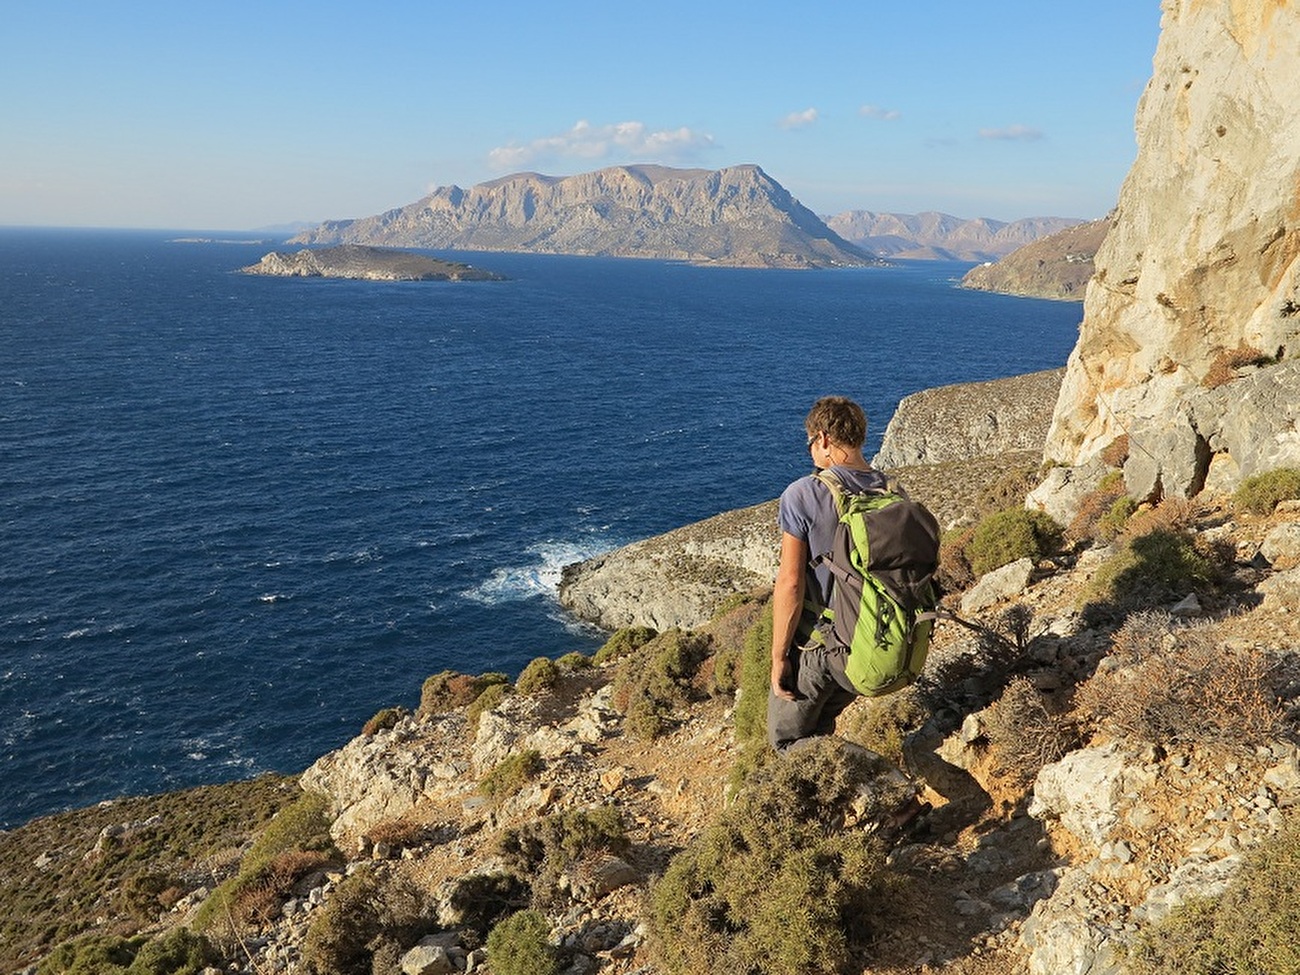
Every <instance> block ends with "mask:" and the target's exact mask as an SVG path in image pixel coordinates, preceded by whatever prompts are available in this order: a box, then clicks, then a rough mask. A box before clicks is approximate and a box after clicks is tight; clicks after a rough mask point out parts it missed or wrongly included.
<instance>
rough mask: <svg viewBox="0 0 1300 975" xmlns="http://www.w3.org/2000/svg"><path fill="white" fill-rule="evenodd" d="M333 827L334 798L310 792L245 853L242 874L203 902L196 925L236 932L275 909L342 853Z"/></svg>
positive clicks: (277, 818) (279, 816) (279, 815)
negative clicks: (297, 883)
mask: <svg viewBox="0 0 1300 975" xmlns="http://www.w3.org/2000/svg"><path fill="white" fill-rule="evenodd" d="M329 827H330V818H329V800H328V799H326V798H325V797H324V796H323V795H320V794H319V793H315V792H305V793H303V794H302V796H301V797H300V798H299V799H298V801H297V802H295V803H293V804H292V805H289V806H285V807H284V808H283V809H281V810H280V811H279V812H278V813H276V815H275V818H274V819H272V820H271V822H270V823H268V824H267V827H266V829H264V830H263V831H262V833H261V835H260V836H258V838H257V839H256V840H255V841H254V843H253V845H252V847H251V848H250V849H249V851H248V852H247V853H246V854H244V857H243V859H242V860H241V861H240V864H239V872H238V873H237V874H235V876H233V877H231V878H230V879H229V880H226V881H224V882H222V883H221V884H220V885H219V886H218V887H217V889H216V890H214V891H213V892H212V895H211V896H210V897H208V899H207V900H205V901H204V902H203V906H202V907H200V908H199V912H198V914H197V915H195V918H194V927H195V929H196V930H198V931H200V932H206V931H211V930H216V929H220V930H222V931H223V932H225V933H229V934H234V933H236V931H235V930H234V929H237V928H238V926H239V925H240V924H246V923H250V922H252V921H254V920H257V919H258V917H259V916H260V915H264V914H266V913H268V912H270V909H271V904H270V901H271V900H274V899H276V898H278V899H279V900H283V899H284V898H285V897H287V896H288V893H289V889H290V888H291V887H292V886H293V883H294V881H296V880H297V879H298V878H299V877H301V876H304V875H305V874H307V873H309V872H310V871H312V870H315V869H319V868H320V867H321V866H322V865H323V864H325V863H327V862H329V861H330V860H331V859H332V858H335V857H337V856H338V851H337V850H336V849H335V847H334V844H333V842H332V841H331V840H330V835H329ZM276 906H278V901H276Z"/></svg>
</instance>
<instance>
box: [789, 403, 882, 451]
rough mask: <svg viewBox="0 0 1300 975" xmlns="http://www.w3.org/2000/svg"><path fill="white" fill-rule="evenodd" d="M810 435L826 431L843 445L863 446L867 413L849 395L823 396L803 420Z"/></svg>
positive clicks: (832, 439)
mask: <svg viewBox="0 0 1300 975" xmlns="http://www.w3.org/2000/svg"><path fill="white" fill-rule="evenodd" d="M803 425H804V429H805V430H807V431H808V436H810V437H815V436H816V435H817V434H819V433H825V434H826V435H827V436H828V437H830V438H831V442H832V443H837V444H839V445H840V446H841V447H861V446H862V444H863V443H864V442H865V441H866V439H867V415H866V414H865V413H864V412H862V407H860V406H859V405H858V404H857V403H855V402H853V400H851V399H849V398H848V397H847V396H823V397H822V398H821V399H819V400H818V401H817V402H816V403H814V404H813V407H812V409H811V410H809V411H808V416H807V418H806V419H805V420H804V421H803Z"/></svg>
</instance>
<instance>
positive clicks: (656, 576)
mask: <svg viewBox="0 0 1300 975" xmlns="http://www.w3.org/2000/svg"><path fill="white" fill-rule="evenodd" d="M779 546H780V535H779V533H778V532H777V527H776V502H775V501H768V502H766V503H764V504H760V505H755V506H753V507H751V508H742V509H740V510H739V511H729V512H726V513H724V514H721V515H716V516H714V517H713V518H709V519H707V520H705V521H701V522H697V523H696V524H693V525H687V526H685V527H683V528H678V529H676V530H675V531H671V532H668V533H666V534H663V535H657V536H655V537H654V538H648V539H646V540H644V541H640V542H634V543H633V544H631V545H627V546H624V547H623V548H620V549H615V550H614V551H613V552H610V553H608V554H606V555H602V556H599V557H598V558H594V559H588V560H587V561H585V562H579V563H577V564H576V565H570V566H567V567H566V568H565V570H564V575H563V578H562V579H561V581H560V603H561V604H562V605H563V606H565V607H566V608H567V609H569V610H570V611H571V612H572V613H573V614H574V615H576V616H578V617H581V618H582V619H585V620H588V621H590V622H592V623H595V624H596V625H597V626H600V627H603V628H604V629H607V630H616V629H618V628H619V627H623V626H649V627H653V628H654V629H656V630H667V629H670V628H672V627H674V626H676V627H682V628H684V629H689V628H693V627H697V626H700V625H702V624H704V623H705V622H707V621H708V620H709V619H710V618H711V617H712V616H713V614H714V613H715V612H717V609H718V607H719V606H721V605H722V603H723V601H724V600H726V599H727V598H728V597H729V596H733V595H735V594H736V593H738V592H748V591H750V590H753V589H758V588H761V587H763V586H768V585H771V583H772V580H773V579H774V578H775V577H776V566H777V557H778V554H779Z"/></svg>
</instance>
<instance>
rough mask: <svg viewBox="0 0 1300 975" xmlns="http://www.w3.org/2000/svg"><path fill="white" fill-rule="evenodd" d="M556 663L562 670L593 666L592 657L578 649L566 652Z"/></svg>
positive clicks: (585, 668)
mask: <svg viewBox="0 0 1300 975" xmlns="http://www.w3.org/2000/svg"><path fill="white" fill-rule="evenodd" d="M555 663H556V665H557V666H558V667H559V668H560V669H561V670H570V671H572V670H590V669H591V667H592V660H591V658H590V657H588V656H587V655H586V654H585V653H579V652H578V651H577V650H574V651H572V652H570V653H566V654H565V655H564V656H563V657H561V658H560V659H559V660H557V661H555Z"/></svg>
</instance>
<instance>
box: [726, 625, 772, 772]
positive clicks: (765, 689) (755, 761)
mask: <svg viewBox="0 0 1300 975" xmlns="http://www.w3.org/2000/svg"><path fill="white" fill-rule="evenodd" d="M742 653H743V656H742V658H741V661H740V693H739V695H738V696H737V698H736V709H735V711H734V712H733V717H732V720H733V721H734V722H735V725H736V741H737V743H738V744H739V745H740V754H739V755H737V756H736V762H735V764H734V765H733V766H732V768H731V774H730V776H729V788H730V789H731V790H732V791H734V790H736V789H738V788H740V786H741V785H742V784H743V782H744V781H745V779H746V778H747V777H748V776H749V775H751V774H752V773H753V772H754V771H756V770H757V769H758V768H760V767H761V766H762V765H763V764H764V763H765V762H766V761H767V760H768V759H769V758H770V757H771V756H772V755H773V754H774V753H773V752H772V749H771V747H770V746H769V745H768V743H767V698H768V694H769V693H770V690H771V686H772V604H771V602H770V601H769V602H768V604H767V606H765V607H764V609H763V612H762V614H761V615H760V616H759V617H758V619H756V620H755V621H754V623H753V625H752V626H750V628H749V630H748V632H746V633H745V644H744V649H743V651H742Z"/></svg>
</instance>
